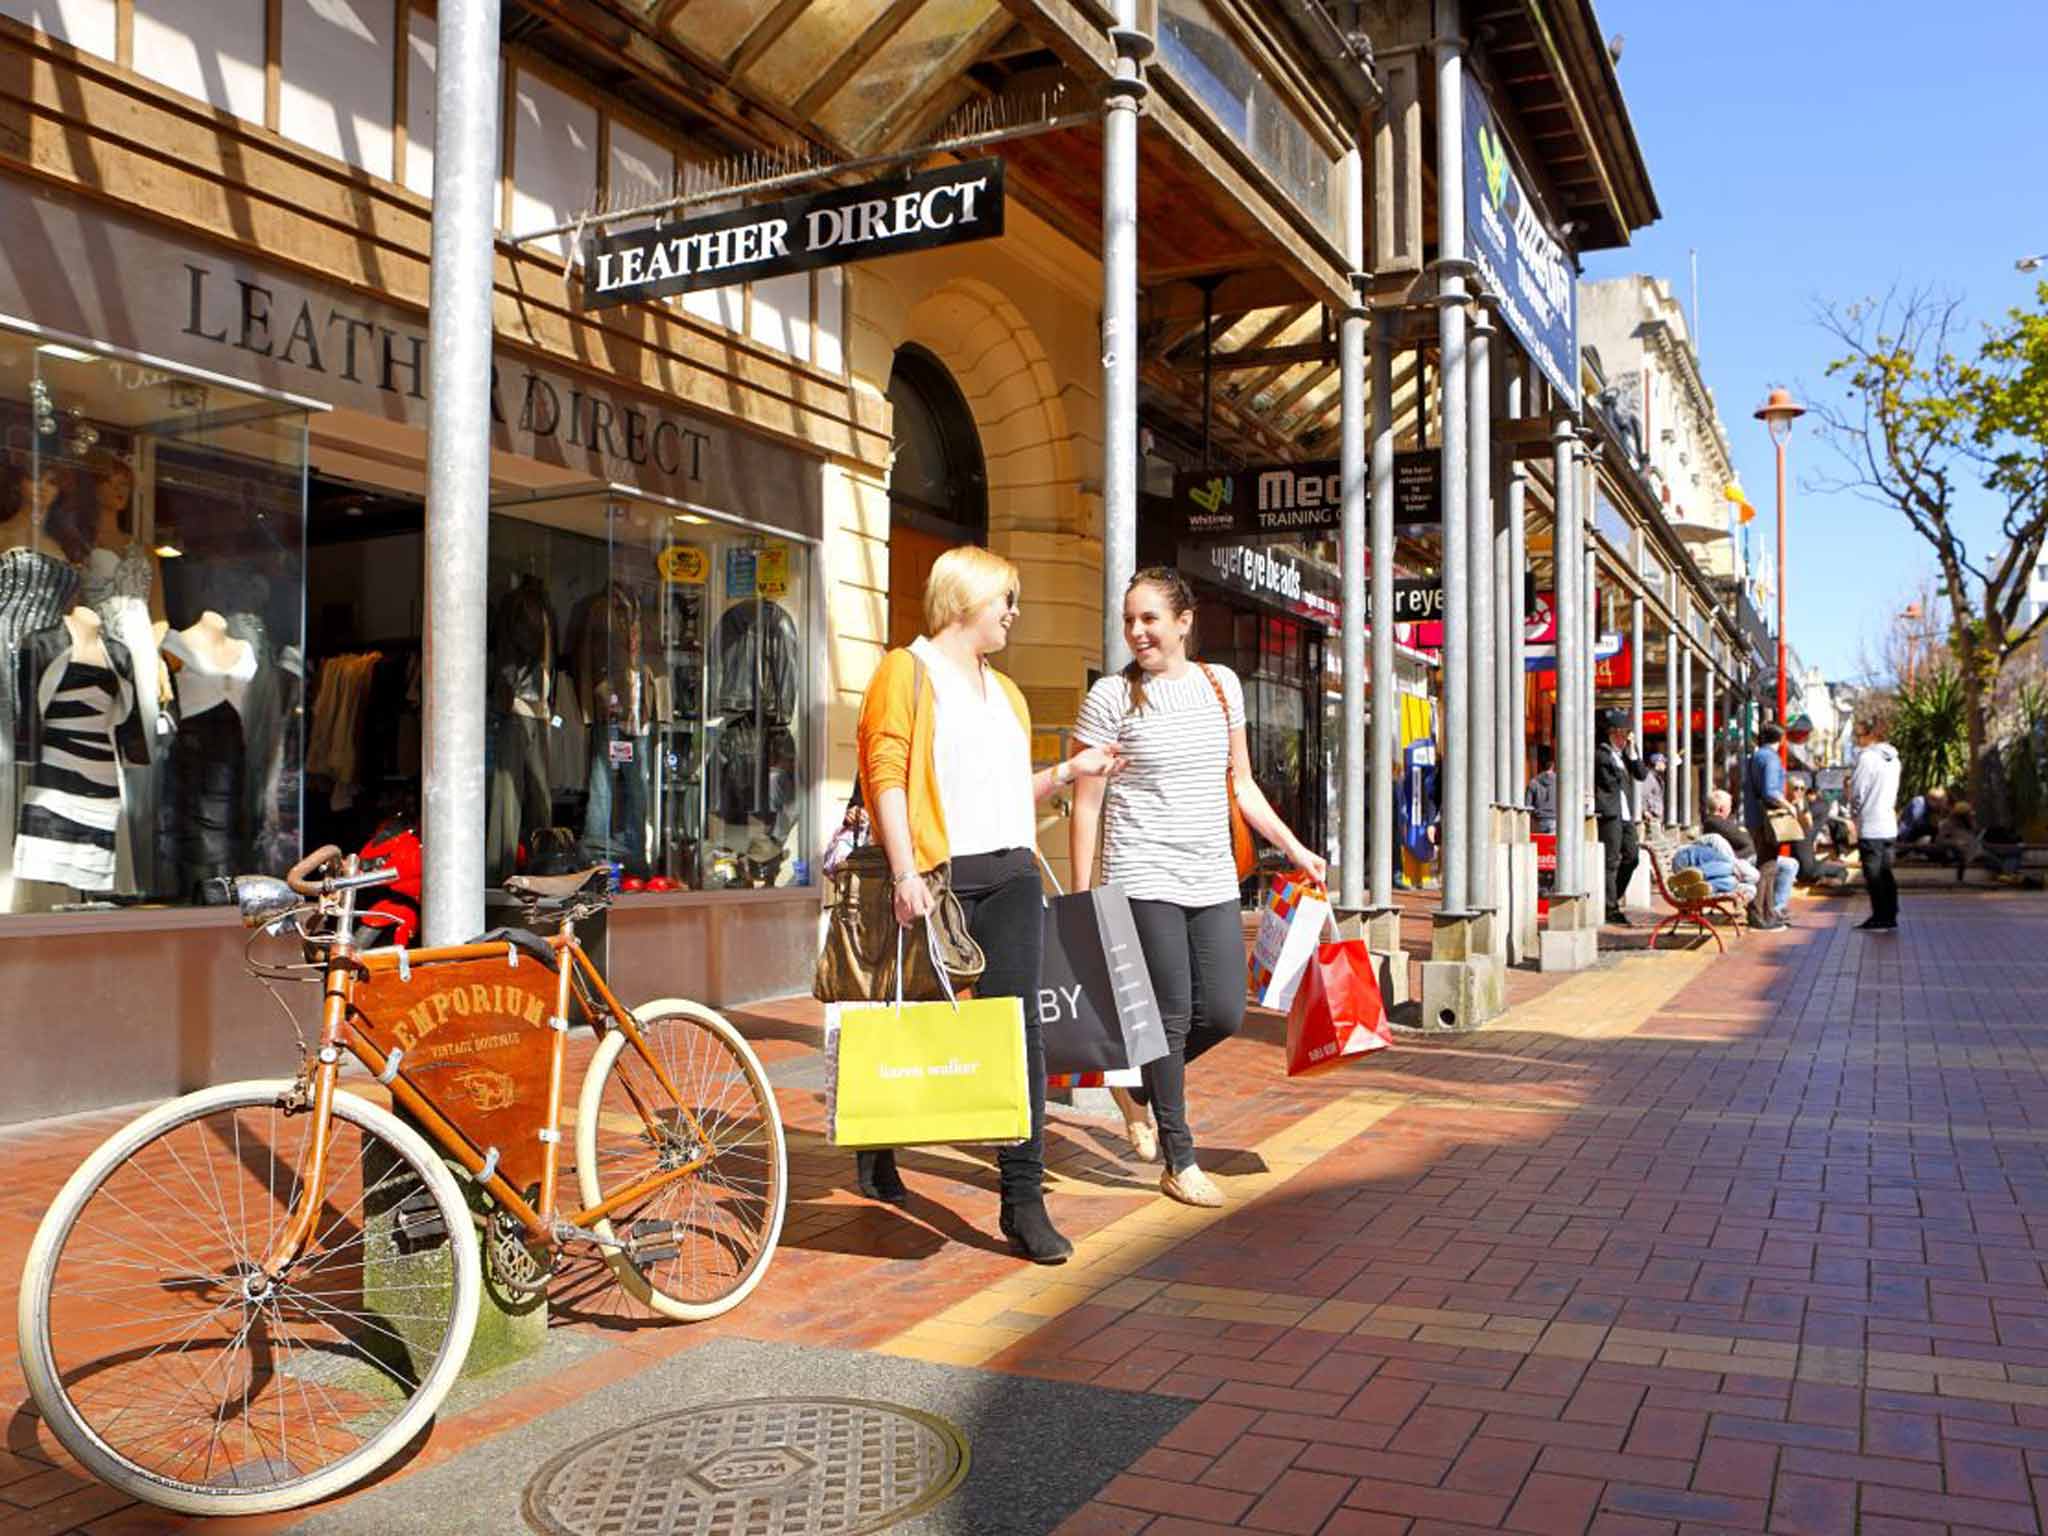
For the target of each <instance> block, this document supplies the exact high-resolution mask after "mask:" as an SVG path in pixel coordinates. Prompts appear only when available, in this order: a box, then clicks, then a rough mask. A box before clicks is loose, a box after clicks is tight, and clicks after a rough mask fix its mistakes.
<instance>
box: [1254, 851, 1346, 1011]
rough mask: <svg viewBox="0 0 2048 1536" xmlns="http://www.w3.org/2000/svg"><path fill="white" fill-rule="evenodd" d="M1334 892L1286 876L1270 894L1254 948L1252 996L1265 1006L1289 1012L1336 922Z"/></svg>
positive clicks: (1304, 879) (1301, 877) (1278, 879)
mask: <svg viewBox="0 0 2048 1536" xmlns="http://www.w3.org/2000/svg"><path fill="white" fill-rule="evenodd" d="M1330 922H1331V916H1330V894H1329V892H1328V891H1326V890H1325V889H1324V888H1323V887H1322V886H1320V885H1317V884H1316V883H1315V882H1314V881H1313V880H1311V879H1309V878H1308V876H1306V875H1301V874H1292V875H1280V876H1278V877H1276V878H1275V879H1274V881H1273V889H1272V890H1271V891H1270V892H1268V893H1267V896H1266V908H1265V915H1264V916H1263V917H1261V918H1260V920H1259V937H1258V942H1257V943H1255V944H1254V945H1253V946H1252V964H1251V994H1252V998H1253V1000H1254V1001H1256V1002H1257V1003H1258V1005H1259V1006H1260V1007H1261V1008H1271V1009H1274V1010H1276V1011H1277V1012H1280V1013H1285V1012H1286V1011H1287V1010H1288V1009H1289V1008H1291V1007H1293V1006H1294V994H1295V992H1296V990H1297V989H1299V988H1300V986H1301V978H1302V977H1303V976H1304V975H1306V974H1307V972H1308V963H1309V961H1311V960H1313V959H1314V958H1315V954H1316V944H1317V942H1318V941H1319V940H1320V939H1321V938H1322V935H1323V932H1324V929H1325V928H1326V927H1327V926H1328V925H1329V924H1330Z"/></svg>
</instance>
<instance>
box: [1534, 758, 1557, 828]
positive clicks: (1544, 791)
mask: <svg viewBox="0 0 2048 1536" xmlns="http://www.w3.org/2000/svg"><path fill="white" fill-rule="evenodd" d="M1528 801H1529V817H1530V821H1531V823H1532V824H1533V827H1534V829H1535V830H1536V831H1537V832H1539V833H1541V834H1542V835H1544V836H1545V837H1548V836H1551V835H1552V834H1554V833H1555V832H1556V831H1557V753H1556V752H1555V751H1554V750H1553V749H1552V748H1551V747H1550V745H1549V744H1548V743H1547V742H1538V743H1537V744H1536V773H1535V776H1534V777H1533V778H1531V779H1530V780H1529V793H1528Z"/></svg>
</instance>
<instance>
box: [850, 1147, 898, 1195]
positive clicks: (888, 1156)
mask: <svg viewBox="0 0 2048 1536" xmlns="http://www.w3.org/2000/svg"><path fill="white" fill-rule="evenodd" d="M853 1161H854V1169H855V1173H856V1176H857V1181H858V1184H859V1188H860V1192H861V1193H862V1194H863V1195H865V1196H867V1198H868V1199H870V1200H880V1201H881V1202H883V1204H885V1205H908V1204H910V1186H909V1185H907V1184H905V1183H904V1182H903V1175H902V1174H900V1173H898V1172H897V1171H896V1154H895V1152H893V1151H891V1150H889V1149H887V1148H885V1149H883V1150H882V1151H880V1152H856V1153H854V1155H853Z"/></svg>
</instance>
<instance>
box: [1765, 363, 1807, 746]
mask: <svg viewBox="0 0 2048 1536" xmlns="http://www.w3.org/2000/svg"><path fill="white" fill-rule="evenodd" d="M1805 414H1806V407H1805V406H1803V405H1801V404H1800V403H1799V402H1798V401H1796V400H1794V399H1793V398H1792V391H1790V390H1789V389H1774V390H1772V391H1771V397H1770V399H1768V400H1766V401H1765V402H1764V403H1763V405H1762V406H1761V407H1759V408H1758V410H1757V413H1756V419H1757V420H1758V421H1760V422H1762V423H1763V424H1764V426H1765V427H1767V428H1768V429H1769V430H1770V434H1771V443H1772V445H1773V446H1774V447H1775V448H1776V449H1777V450H1778V724H1779V725H1781V726H1782V725H1783V724H1784V723H1785V702H1786V693H1785V587H1786V585H1787V583H1786V580H1785V444H1786V442H1787V441H1788V440H1789V439H1790V438H1791V436H1792V423H1793V422H1795V421H1797V420H1798V419H1799V418H1800V417H1802V416H1804V415H1805ZM1778 761H1779V762H1781V763H1783V764H1784V765H1785V766H1787V767H1790V766H1791V763H1792V748H1791V744H1790V743H1789V742H1788V741H1787V740H1786V739H1785V738H1784V737H1783V736H1780V737H1779V738H1778Z"/></svg>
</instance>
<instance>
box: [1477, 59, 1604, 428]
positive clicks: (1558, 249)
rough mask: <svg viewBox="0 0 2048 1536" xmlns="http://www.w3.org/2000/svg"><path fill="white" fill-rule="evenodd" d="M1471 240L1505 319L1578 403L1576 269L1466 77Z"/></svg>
mask: <svg viewBox="0 0 2048 1536" xmlns="http://www.w3.org/2000/svg"><path fill="white" fill-rule="evenodd" d="M1465 235H1466V241H1467V244H1468V245H1469V246H1470V250H1469V251H1468V254H1469V255H1470V256H1471V258H1472V259H1473V261H1475V262H1477V263H1478V265H1479V271H1480V274H1481V275H1482V276H1483V277H1484V278H1485V280H1486V287H1487V290H1488V292H1489V293H1491V294H1492V295H1493V296H1494V299H1495V302H1496V303H1497V304H1498V306H1499V310H1500V316H1501V319H1502V320H1504V321H1505V322H1506V323H1507V327H1508V329H1509V330H1511V331H1513V332H1514V333H1515V337H1516V339H1517V340H1519V341H1520V342H1521V343H1522V345H1523V347H1524V348H1525V349H1527V351H1528V353H1529V356H1530V357H1531V358H1532V359H1533V360H1534V361H1535V363H1536V366H1537V367H1538V368H1541V369H1542V370H1543V376H1544V377H1545V378H1547V379H1548V380H1550V382H1551V384H1552V385H1553V386H1554V387H1555V388H1556V389H1557V390H1558V391H1559V392H1560V393H1562V394H1563V396H1564V398H1565V399H1566V400H1567V401H1569V402H1570V403H1571V404H1573V405H1577V404H1578V400H1579V297H1578V282H1577V280H1576V277H1575V273H1574V269H1575V268H1576V266H1577V261H1576V259H1575V258H1574V256H1573V254H1572V253H1571V251H1569V250H1568V249H1566V247H1565V244H1564V242H1563V241H1562V240H1560V239H1559V238H1558V237H1557V236H1556V235H1555V234H1553V233H1551V229H1550V224H1549V221H1548V220H1547V219H1545V217H1544V216H1543V214H1542V212H1541V211H1540V210H1539V209H1538V208H1537V206H1536V204H1535V203H1534V202H1533V201H1532V200H1531V199H1530V197H1529V192H1528V188H1527V187H1526V186H1524V185H1523V181H1522V177H1521V175H1520V173H1519V172H1517V171H1516V169H1515V166H1514V158H1513V156H1512V154H1511V153H1510V152H1509V149H1508V143H1507V138H1506V136H1505V135H1504V134H1502V133H1501V131H1500V123H1499V121H1498V120H1497V119H1496V118H1495V117H1494V115H1493V108H1492V107H1491V106H1490V105H1489V104H1488V102H1487V99H1486V93H1485V91H1483V90H1482V89H1480V85H1479V82H1478V80H1477V79H1476V78H1475V77H1474V76H1473V74H1472V72H1471V71H1469V70H1468V71H1466V74H1465Z"/></svg>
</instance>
